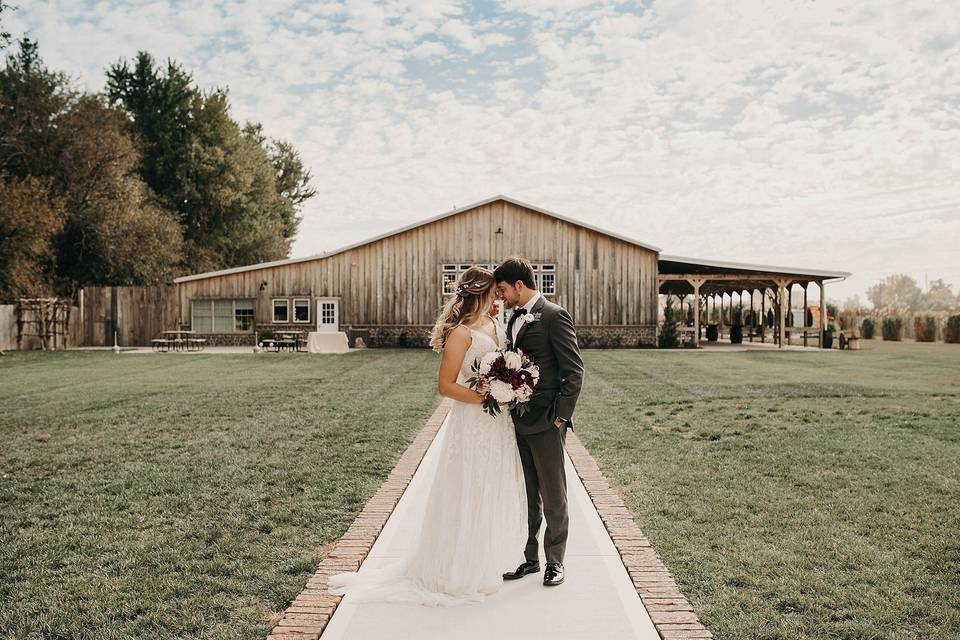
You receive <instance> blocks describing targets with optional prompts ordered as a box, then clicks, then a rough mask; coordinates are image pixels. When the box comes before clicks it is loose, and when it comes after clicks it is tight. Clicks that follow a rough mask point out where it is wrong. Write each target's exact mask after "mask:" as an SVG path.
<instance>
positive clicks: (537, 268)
mask: <svg viewBox="0 0 960 640" xmlns="http://www.w3.org/2000/svg"><path fill="white" fill-rule="evenodd" d="M471 266H473V265H470V264H463V263H454V262H444V263H441V264H440V292H441V293H442V294H443V295H444V296H451V295H453V294H454V293H456V292H455V291H447V290H446V287H444V282H445V281H446V278H445V277H444V276H452V277H453V279H452V280H451V282H456V281H457V280H459V279H460V276H461V274H463V272H464V271H466V270H467V269H469V268H470V267H471ZM479 266H481V267H485V268H487V269H490V270H491V271H493V270H495V269H496V268H497V266H498V265H496V264H480V265H479ZM531 266H533V282H534V284H536V285H537V290H538V291H539V292H540V293H541V294H543V296H545V297H547V298H552V297H553V296H555V295H557V265H556V264H555V263H552V262H537V263H534V264H532V265H531ZM544 274H551V275H553V286H552V287H551V290H550V291H545V290H544V286H543V275H544Z"/></svg>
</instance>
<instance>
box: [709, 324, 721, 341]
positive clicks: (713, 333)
mask: <svg viewBox="0 0 960 640" xmlns="http://www.w3.org/2000/svg"><path fill="white" fill-rule="evenodd" d="M719 338H720V328H719V326H718V325H716V324H715V323H711V324H708V325H707V341H708V342H716V341H717V340H718V339H719Z"/></svg>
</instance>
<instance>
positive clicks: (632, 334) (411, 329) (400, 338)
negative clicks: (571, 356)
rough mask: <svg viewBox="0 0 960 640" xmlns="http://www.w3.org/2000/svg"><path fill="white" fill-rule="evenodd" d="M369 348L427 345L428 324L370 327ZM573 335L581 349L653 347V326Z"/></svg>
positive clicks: (600, 328)
mask: <svg viewBox="0 0 960 640" xmlns="http://www.w3.org/2000/svg"><path fill="white" fill-rule="evenodd" d="M366 329H368V330H369V331H370V340H369V342H368V343H367V346H369V347H420V348H429V346H430V331H431V330H432V329H433V326H432V325H402V326H380V327H377V326H372V327H368V328H366ZM577 338H578V340H579V343H580V346H581V347H583V348H585V349H595V348H608V349H613V348H616V349H622V348H632V347H655V346H657V326H656V325H653V324H651V325H583V326H579V327H577Z"/></svg>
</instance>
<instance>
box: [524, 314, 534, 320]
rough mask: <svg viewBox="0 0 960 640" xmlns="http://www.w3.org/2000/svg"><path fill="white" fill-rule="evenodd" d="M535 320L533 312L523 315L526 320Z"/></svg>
mask: <svg viewBox="0 0 960 640" xmlns="http://www.w3.org/2000/svg"><path fill="white" fill-rule="evenodd" d="M534 320H535V318H534V317H533V314H532V313H528V314H527V315H525V316H523V321H524V322H533V321H534Z"/></svg>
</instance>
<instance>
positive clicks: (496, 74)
mask: <svg viewBox="0 0 960 640" xmlns="http://www.w3.org/2000/svg"><path fill="white" fill-rule="evenodd" d="M14 4H15V5H17V4H18V5H19V9H18V10H16V11H12V12H9V13H8V12H5V13H4V14H3V18H4V24H5V25H6V27H7V28H8V30H10V31H11V32H12V33H13V35H14V36H15V37H19V36H22V35H25V34H26V35H30V37H32V38H34V39H36V40H38V41H39V44H40V53H41V55H42V57H43V59H44V61H45V62H46V64H47V66H48V67H49V68H51V69H56V70H60V71H65V72H67V73H68V74H70V75H71V76H72V77H73V78H74V80H75V83H76V85H77V86H78V87H79V88H83V89H86V90H89V91H100V90H102V89H103V88H104V85H105V70H106V69H107V67H108V66H110V65H111V64H113V63H115V62H117V61H119V60H120V59H127V60H132V59H133V58H134V57H135V56H136V54H137V51H139V50H146V51H148V52H150V53H151V54H152V55H153V56H154V58H156V59H157V60H159V61H161V62H165V61H166V59H167V58H172V59H174V60H176V61H177V62H178V63H179V64H181V65H182V66H183V67H184V68H185V69H186V70H188V71H189V72H191V73H192V74H193V77H194V79H195V80H196V82H197V83H198V85H199V86H201V87H202V88H204V89H213V88H215V87H221V88H228V89H229V92H230V101H231V108H232V113H233V116H234V118H235V119H237V120H238V121H240V122H243V121H246V120H252V121H257V122H261V123H262V124H263V126H264V132H265V133H266V135H268V136H270V137H272V138H281V139H286V140H289V141H291V142H292V143H293V144H294V145H295V146H296V148H297V149H298V150H299V151H300V153H301V155H302V157H303V160H304V162H305V164H306V166H307V167H308V168H309V169H310V171H311V173H312V176H313V184H314V186H315V187H316V189H317V191H318V195H317V196H316V197H315V198H313V199H312V200H310V201H308V203H307V204H306V205H305V207H304V210H303V223H302V225H301V231H300V234H299V235H298V237H297V239H296V242H295V244H294V247H293V252H292V254H291V257H301V256H306V255H311V254H315V253H319V252H321V251H324V250H330V249H335V248H337V247H340V246H343V245H347V244H351V243H353V242H358V241H362V240H364V239H366V238H369V237H372V236H375V235H378V234H380V233H383V232H386V231H390V230H392V229H396V228H399V227H402V226H405V225H407V224H410V223H412V222H415V221H418V220H422V219H425V218H429V217H432V216H434V215H436V214H439V213H442V212H445V211H449V210H450V209H452V208H453V207H462V206H465V205H468V204H470V203H473V202H477V201H480V200H483V199H486V198H488V197H490V196H494V195H497V194H505V195H508V196H512V197H514V198H516V199H519V200H521V201H524V202H528V203H530V204H534V205H536V206H539V207H542V208H545V209H548V210H550V211H555V212H557V213H560V214H563V215H565V216H569V217H571V218H575V219H578V220H582V221H584V222H587V223H591V224H594V225H596V226H599V227H601V228H605V229H609V230H611V231H614V232H616V233H619V234H622V235H626V236H630V237H633V238H636V239H638V240H640V241H642V242H646V243H649V244H653V245H655V246H658V247H660V248H662V249H663V252H664V253H666V254H673V255H681V256H692V257H698V258H712V259H717V260H731V261H738V262H755V263H760V264H773V265H786V266H803V267H812V268H822V269H834V270H842V271H850V272H852V273H853V275H852V276H851V277H849V278H848V279H847V280H845V281H843V282H839V283H836V284H832V285H828V296H829V297H830V298H831V299H834V300H836V301H838V302H843V301H844V300H845V299H846V298H848V297H849V296H853V295H860V297H861V299H863V300H864V301H865V296H864V292H865V291H866V289H867V288H868V287H869V286H870V285H871V284H873V283H875V282H877V281H878V280H880V279H882V278H884V277H886V276H888V275H890V274H894V273H906V274H908V275H910V276H912V277H914V278H915V279H917V281H918V282H919V283H920V284H921V285H923V283H924V281H925V279H929V280H933V279H936V278H943V279H945V280H946V281H947V282H949V283H951V284H953V285H954V290H955V291H957V289H958V288H960V3H958V2H956V1H955V0H942V1H927V0H910V2H903V1H902V0H899V1H895V2H894V1H887V0H871V1H870V2H863V1H862V0H857V1H852V2H829V1H817V2H809V1H799V0H796V1H792V0H777V1H775V2H753V1H750V0H740V1H737V2H730V1H723V0H709V1H704V2H692V1H677V2H658V1H652V2H651V1H647V2H590V1H586V0H496V1H495V0H490V1H484V2H479V1H478V2H464V1H458V0H411V1H408V2H395V1H392V0H389V1H385V2H370V1H354V0H347V1H345V2H334V1H322V2H305V1H289V0H249V1H244V0H224V1H222V2H202V1H199V0H191V1H189V2H172V1H160V0H158V1H154V2H131V1H126V2H121V1H118V0H112V1H93V0H30V1H29V2H26V1H21V2H14Z"/></svg>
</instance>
